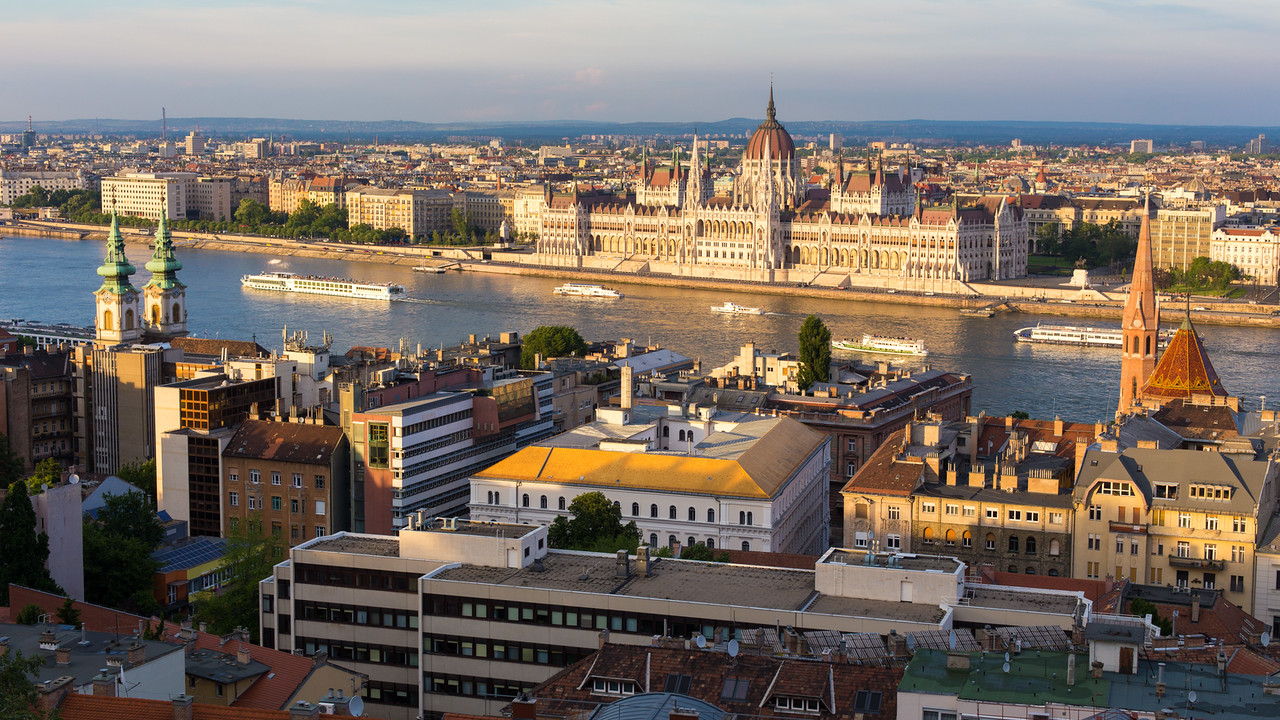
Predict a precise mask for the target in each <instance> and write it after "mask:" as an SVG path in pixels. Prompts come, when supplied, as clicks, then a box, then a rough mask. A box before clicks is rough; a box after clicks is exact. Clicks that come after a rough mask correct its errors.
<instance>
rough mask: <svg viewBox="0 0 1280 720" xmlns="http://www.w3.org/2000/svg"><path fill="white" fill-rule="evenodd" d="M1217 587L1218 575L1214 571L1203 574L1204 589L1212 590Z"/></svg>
mask: <svg viewBox="0 0 1280 720" xmlns="http://www.w3.org/2000/svg"><path fill="white" fill-rule="evenodd" d="M1217 587H1218V576H1217V574H1215V573H1205V574H1204V589H1205V590H1213V589H1215V588H1217Z"/></svg>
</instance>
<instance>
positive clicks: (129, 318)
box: [124, 308, 133, 330]
mask: <svg viewBox="0 0 1280 720" xmlns="http://www.w3.org/2000/svg"><path fill="white" fill-rule="evenodd" d="M124 329H125V330H132V329H133V308H129V309H128V310H125V311H124Z"/></svg>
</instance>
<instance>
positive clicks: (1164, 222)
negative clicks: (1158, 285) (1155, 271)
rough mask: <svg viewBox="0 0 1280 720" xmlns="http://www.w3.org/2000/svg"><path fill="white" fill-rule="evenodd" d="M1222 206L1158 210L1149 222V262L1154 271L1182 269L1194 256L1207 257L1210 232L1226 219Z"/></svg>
mask: <svg viewBox="0 0 1280 720" xmlns="http://www.w3.org/2000/svg"><path fill="white" fill-rule="evenodd" d="M1226 217H1227V208H1226V206H1225V205H1216V206H1212V207H1205V208H1199V209H1185V210H1168V209H1164V208H1161V209H1160V210H1159V211H1157V212H1156V214H1155V217H1153V218H1152V219H1151V259H1152V263H1153V264H1154V265H1155V266H1156V267H1157V268H1178V269H1180V270H1185V269H1186V268H1187V267H1189V266H1190V265H1191V261H1192V260H1195V259H1196V258H1198V257H1209V255H1210V253H1211V252H1212V249H1211V245H1212V239H1213V231H1214V229H1216V228H1217V227H1218V226H1219V225H1221V224H1222V223H1223V221H1225V220H1226Z"/></svg>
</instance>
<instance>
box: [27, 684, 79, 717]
mask: <svg viewBox="0 0 1280 720" xmlns="http://www.w3.org/2000/svg"><path fill="white" fill-rule="evenodd" d="M73 682H75V678H74V677H72V676H70V675H63V676H61V677H58V678H54V679H53V680H48V681H45V682H43V683H36V692H37V693H38V694H39V698H38V699H37V701H36V705H37V707H39V708H40V710H41V711H42V712H50V711H52V710H53V709H55V708H57V707H58V705H60V704H62V698H63V696H65V695H66V694H67V693H68V692H72V691H73V690H74V688H73V687H72V685H71V683H73Z"/></svg>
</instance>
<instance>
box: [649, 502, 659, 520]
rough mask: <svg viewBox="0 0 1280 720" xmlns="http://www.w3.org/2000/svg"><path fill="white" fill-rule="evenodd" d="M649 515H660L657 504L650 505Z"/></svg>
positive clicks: (652, 516)
mask: <svg viewBox="0 0 1280 720" xmlns="http://www.w3.org/2000/svg"><path fill="white" fill-rule="evenodd" d="M649 517H651V518H656V517H658V506H657V505H650V506H649Z"/></svg>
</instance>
